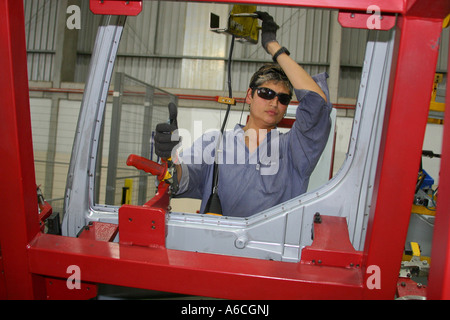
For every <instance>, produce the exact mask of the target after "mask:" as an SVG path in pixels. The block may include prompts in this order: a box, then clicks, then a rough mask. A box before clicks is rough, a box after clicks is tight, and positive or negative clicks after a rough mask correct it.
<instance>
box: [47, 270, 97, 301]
mask: <svg viewBox="0 0 450 320" xmlns="http://www.w3.org/2000/svg"><path fill="white" fill-rule="evenodd" d="M67 277H70V273H67V274H66V276H65V278H67ZM67 281H69V282H70V283H71V285H72V286H75V281H76V280H72V279H58V278H51V277H46V279H45V288H46V292H47V300H88V299H93V298H95V297H96V296H97V294H98V288H97V284H95V283H86V282H80V283H79V285H78V287H73V288H72V289H68V287H67Z"/></svg>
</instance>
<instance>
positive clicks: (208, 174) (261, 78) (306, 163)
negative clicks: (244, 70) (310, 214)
mask: <svg viewBox="0 0 450 320" xmlns="http://www.w3.org/2000/svg"><path fill="white" fill-rule="evenodd" d="M256 13H257V15H258V18H259V19H261V20H262V32H261V43H262V46H263V48H264V49H265V50H266V52H267V53H268V54H270V55H271V56H272V58H273V60H274V62H275V64H268V65H264V66H262V67H261V68H260V69H259V70H258V71H257V72H256V73H255V74H254V75H253V76H252V78H251V80H250V85H249V88H248V89H247V94H246V97H245V102H246V103H247V104H248V105H249V108H250V110H249V111H250V115H249V118H248V122H247V123H246V125H245V126H244V125H241V124H237V125H236V126H235V128H234V130H227V131H225V133H224V134H223V136H220V134H218V133H217V132H208V133H205V134H204V135H203V136H202V137H200V138H199V139H198V140H196V141H195V142H194V144H193V145H192V147H190V148H189V149H187V150H185V151H183V152H182V153H181V154H180V155H179V156H178V158H177V160H176V161H175V162H176V163H177V165H176V176H177V180H178V184H179V189H178V191H177V193H176V194H175V195H174V196H175V197H188V198H197V199H201V200H202V204H201V208H200V212H201V213H207V212H205V210H207V209H206V206H207V203H208V200H209V199H210V195H211V192H212V190H213V181H214V178H213V175H214V170H215V169H214V163H219V165H218V169H216V170H218V175H217V177H218V178H217V180H218V181H217V182H218V183H217V189H216V191H217V194H218V197H219V199H220V204H221V211H222V212H221V214H222V215H224V216H235V217H247V216H250V215H252V214H255V213H258V212H260V211H262V210H265V209H268V208H270V207H273V206H274V205H277V204H280V203H282V202H284V201H286V200H289V199H291V198H293V197H295V196H298V195H301V194H303V193H305V192H306V190H307V187H308V183H309V178H310V175H311V173H312V172H313V170H314V168H315V166H316V164H317V162H318V160H319V158H320V156H321V154H322V152H323V150H324V148H325V145H326V143H327V140H328V136H329V133H330V128H331V120H330V112H331V103H330V101H329V96H328V87H327V83H326V78H327V75H326V73H323V74H320V75H317V76H314V77H311V76H310V75H309V74H308V73H307V72H306V71H305V70H304V69H303V68H302V67H301V66H300V65H299V64H297V63H296V62H295V61H294V60H293V59H292V58H291V57H290V56H289V54H290V53H289V51H288V50H287V49H286V48H284V47H282V46H281V45H280V44H279V43H278V41H277V40H276V31H277V29H278V28H279V27H278V25H277V24H276V23H275V21H274V19H273V17H271V16H270V15H269V14H268V13H266V12H256ZM293 92H294V93H295V95H296V98H297V100H298V101H299V105H298V107H297V110H296V120H295V122H294V124H293V126H292V128H291V130H290V131H289V132H287V133H280V132H279V131H278V130H277V129H276V128H277V124H278V123H279V122H280V121H281V120H282V119H283V117H284V115H285V113H286V110H287V107H288V105H289V103H290V101H291V98H292V93H293ZM175 129H176V127H175V126H174V125H170V124H167V123H166V124H159V125H157V128H156V135H155V149H156V150H155V152H156V154H157V155H159V156H160V157H163V158H168V157H170V156H172V157H174V158H175V157H176V154H175V153H174V152H172V151H173V149H174V147H175V146H177V145H178V143H179V137H178V136H177V134H176V130H175Z"/></svg>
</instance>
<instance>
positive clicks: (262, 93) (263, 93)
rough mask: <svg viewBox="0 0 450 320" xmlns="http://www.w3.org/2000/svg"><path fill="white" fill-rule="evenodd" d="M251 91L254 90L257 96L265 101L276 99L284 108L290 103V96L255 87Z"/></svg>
mask: <svg viewBox="0 0 450 320" xmlns="http://www.w3.org/2000/svg"><path fill="white" fill-rule="evenodd" d="M253 90H256V93H257V94H258V96H259V97H260V98H263V99H265V100H272V99H275V97H278V101H279V102H280V103H281V104H284V105H286V106H287V105H288V104H289V102H291V96H290V95H289V94H287V93H276V92H275V91H273V90H272V89H269V88H265V87H257V88H254V89H253Z"/></svg>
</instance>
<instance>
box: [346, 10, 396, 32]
mask: <svg viewBox="0 0 450 320" xmlns="http://www.w3.org/2000/svg"><path fill="white" fill-rule="evenodd" d="M370 12H373V11H372V10H371V11H370ZM338 20H339V23H340V25H341V26H343V27H344V28H358V29H375V28H377V29H378V30H390V29H392V28H393V27H394V26H395V20H396V17H395V15H386V14H383V15H381V14H380V13H379V12H375V13H355V12H352V11H339V15H338Z"/></svg>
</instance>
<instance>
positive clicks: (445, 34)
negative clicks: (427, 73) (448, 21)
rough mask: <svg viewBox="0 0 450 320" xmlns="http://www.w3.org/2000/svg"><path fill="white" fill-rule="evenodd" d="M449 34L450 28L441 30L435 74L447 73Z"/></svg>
mask: <svg viewBox="0 0 450 320" xmlns="http://www.w3.org/2000/svg"><path fill="white" fill-rule="evenodd" d="M449 32H450V27H447V28H445V29H443V30H442V35H441V44H440V47H439V58H438V62H437V67H436V71H437V72H448V66H447V63H448V55H449Z"/></svg>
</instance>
